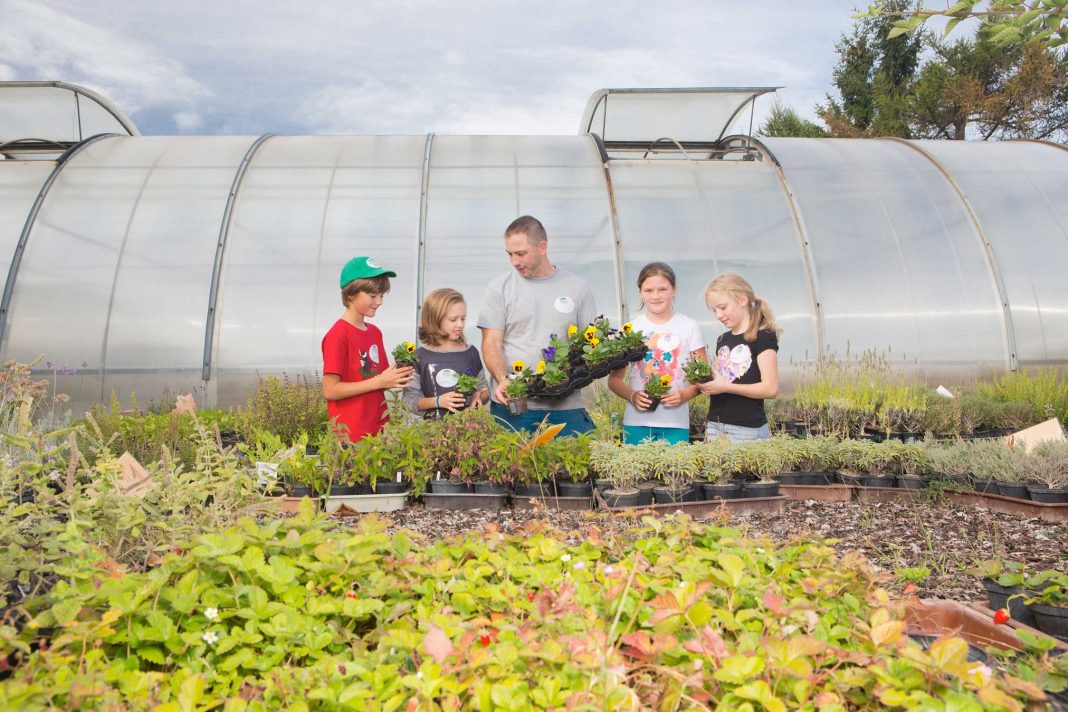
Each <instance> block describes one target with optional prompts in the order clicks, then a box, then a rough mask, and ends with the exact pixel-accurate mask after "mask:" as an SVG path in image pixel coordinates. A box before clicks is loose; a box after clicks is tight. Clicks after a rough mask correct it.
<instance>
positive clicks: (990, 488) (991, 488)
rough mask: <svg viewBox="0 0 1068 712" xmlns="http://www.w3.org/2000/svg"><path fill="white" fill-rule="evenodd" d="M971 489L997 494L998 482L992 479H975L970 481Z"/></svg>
mask: <svg viewBox="0 0 1068 712" xmlns="http://www.w3.org/2000/svg"><path fill="white" fill-rule="evenodd" d="M972 489H973V490H975V491H976V492H981V493H983V494H997V493H998V483H997V482H995V481H994V480H975V481H974V482H972Z"/></svg>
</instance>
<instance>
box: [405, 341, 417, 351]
mask: <svg viewBox="0 0 1068 712" xmlns="http://www.w3.org/2000/svg"><path fill="white" fill-rule="evenodd" d="M404 350H405V351H407V352H408V353H410V354H414V353H415V344H413V343H412V342H411V341H405V342H404Z"/></svg>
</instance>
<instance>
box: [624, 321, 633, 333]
mask: <svg viewBox="0 0 1068 712" xmlns="http://www.w3.org/2000/svg"><path fill="white" fill-rule="evenodd" d="M632 331H634V324H631V323H630V322H629V321H628V322H627V323H626V324H624V325H623V333H624V334H629V333H630V332H632Z"/></svg>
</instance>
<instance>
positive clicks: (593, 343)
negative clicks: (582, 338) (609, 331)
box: [590, 336, 601, 346]
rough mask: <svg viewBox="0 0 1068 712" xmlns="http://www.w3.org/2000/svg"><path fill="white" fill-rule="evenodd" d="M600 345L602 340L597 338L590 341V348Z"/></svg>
mask: <svg viewBox="0 0 1068 712" xmlns="http://www.w3.org/2000/svg"><path fill="white" fill-rule="evenodd" d="M599 343H601V340H600V339H598V338H597V337H596V336H595V337H593V338H592V339H590V346H596V345H597V344H599Z"/></svg>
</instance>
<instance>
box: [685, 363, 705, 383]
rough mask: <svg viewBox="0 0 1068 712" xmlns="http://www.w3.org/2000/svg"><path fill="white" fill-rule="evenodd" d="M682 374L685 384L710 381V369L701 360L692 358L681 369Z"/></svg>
mask: <svg viewBox="0 0 1068 712" xmlns="http://www.w3.org/2000/svg"><path fill="white" fill-rule="evenodd" d="M682 374H683V376H684V377H685V378H686V382H687V383H708V382H709V381H711V380H712V369H711V367H709V365H708V364H707V363H705V361H704V360H703V359H699V358H692V359H690V360H689V361H687V362H686V364H685V365H684V366H683V367H682Z"/></svg>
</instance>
